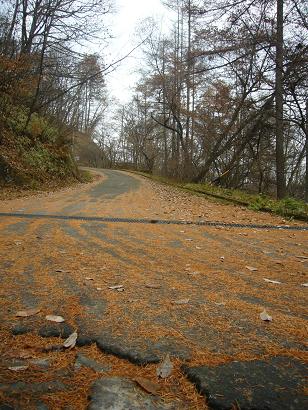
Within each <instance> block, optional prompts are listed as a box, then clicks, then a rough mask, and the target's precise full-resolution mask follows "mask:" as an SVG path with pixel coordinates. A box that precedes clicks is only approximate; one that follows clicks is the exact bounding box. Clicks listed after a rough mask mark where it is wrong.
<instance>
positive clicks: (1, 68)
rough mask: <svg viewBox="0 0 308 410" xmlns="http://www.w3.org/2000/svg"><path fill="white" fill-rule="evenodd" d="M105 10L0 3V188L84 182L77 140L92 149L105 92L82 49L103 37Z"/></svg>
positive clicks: (93, 60)
mask: <svg viewBox="0 0 308 410" xmlns="http://www.w3.org/2000/svg"><path fill="white" fill-rule="evenodd" d="M109 12H110V4H109V0H93V1H90V2H87V1H83V0H82V1H77V0H69V1H64V0H59V1H53V0H52V1H49V2H45V1H29V2H28V1H26V2H21V1H15V0H5V1H3V2H2V4H1V7H0V186H2V187H4V186H5V187H16V189H18V187H22V188H23V189H46V188H48V187H53V186H62V185H65V184H69V183H72V182H76V181H81V180H83V179H84V176H83V174H82V173H80V172H79V171H78V168H77V165H76V162H75V160H76V159H77V158H78V155H77V154H78V152H76V147H75V142H76V141H75V140H76V134H82V135H84V136H86V137H87V139H88V140H89V144H90V142H91V139H92V137H93V135H94V133H95V130H96V126H97V125H98V123H99V121H100V119H101V115H102V111H103V110H104V107H105V88H104V78H103V75H102V71H103V69H102V64H103V63H102V60H101V58H100V56H98V55H96V54H88V49H86V48H85V47H82V46H83V45H84V44H86V43H87V42H88V41H90V40H91V39H93V38H94V36H95V35H96V33H97V32H100V34H102V36H103V33H104V29H105V26H104V23H103V21H102V16H104V15H106V14H108V13H109ZM89 21H91V22H92V23H93V25H91V26H90V25H89ZM93 26H95V28H93ZM77 47H78V51H76V48H77Z"/></svg>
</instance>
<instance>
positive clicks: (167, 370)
mask: <svg viewBox="0 0 308 410" xmlns="http://www.w3.org/2000/svg"><path fill="white" fill-rule="evenodd" d="M172 370H173V364H172V362H171V360H170V356H169V353H168V354H167V355H166V356H165V358H164V360H163V362H162V363H161V364H160V366H158V368H157V369H156V374H157V376H158V377H161V378H162V379H165V378H167V377H169V376H170V375H171V373H172Z"/></svg>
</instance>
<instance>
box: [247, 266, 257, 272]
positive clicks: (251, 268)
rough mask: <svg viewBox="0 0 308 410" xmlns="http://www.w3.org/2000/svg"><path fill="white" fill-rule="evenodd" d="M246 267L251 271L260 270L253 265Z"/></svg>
mask: <svg viewBox="0 0 308 410" xmlns="http://www.w3.org/2000/svg"><path fill="white" fill-rule="evenodd" d="M246 269H248V270H250V271H251V272H255V271H257V270H258V269H257V268H254V267H253V266H246Z"/></svg>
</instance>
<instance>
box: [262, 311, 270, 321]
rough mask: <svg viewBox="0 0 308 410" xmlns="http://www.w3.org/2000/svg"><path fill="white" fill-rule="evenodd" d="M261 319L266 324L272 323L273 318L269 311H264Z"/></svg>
mask: <svg viewBox="0 0 308 410" xmlns="http://www.w3.org/2000/svg"><path fill="white" fill-rule="evenodd" d="M260 319H261V320H263V321H265V322H271V321H272V316H270V315H269V314H268V313H267V311H266V310H265V309H264V310H263V312H261V313H260Z"/></svg>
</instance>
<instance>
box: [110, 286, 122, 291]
mask: <svg viewBox="0 0 308 410" xmlns="http://www.w3.org/2000/svg"><path fill="white" fill-rule="evenodd" d="M123 287H124V286H123V285H115V286H108V289H111V290H119V289H123ZM123 290H124V289H123Z"/></svg>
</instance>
